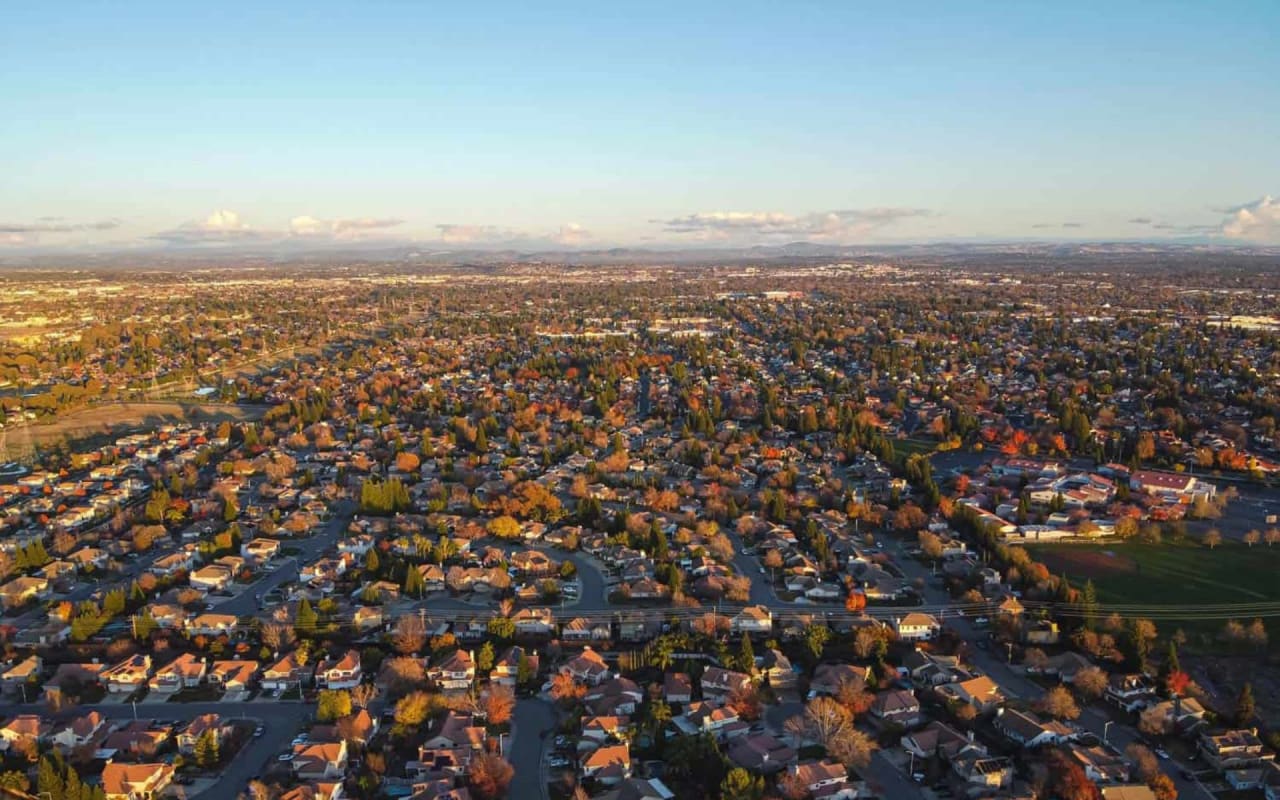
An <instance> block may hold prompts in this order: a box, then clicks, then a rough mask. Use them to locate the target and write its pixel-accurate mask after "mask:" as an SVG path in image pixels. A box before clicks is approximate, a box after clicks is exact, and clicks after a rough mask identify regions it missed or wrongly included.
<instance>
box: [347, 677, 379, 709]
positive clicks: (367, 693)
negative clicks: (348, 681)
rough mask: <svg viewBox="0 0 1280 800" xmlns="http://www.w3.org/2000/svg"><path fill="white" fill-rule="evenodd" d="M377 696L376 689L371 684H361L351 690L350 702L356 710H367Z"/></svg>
mask: <svg viewBox="0 0 1280 800" xmlns="http://www.w3.org/2000/svg"><path fill="white" fill-rule="evenodd" d="M377 696H378V687H376V686H374V685H373V684H372V683H362V684H359V685H358V686H356V687H355V688H354V689H352V690H351V702H352V704H353V705H355V706H356V707H357V708H368V707H369V704H370V703H372V702H373V700H374V698H375V697H377Z"/></svg>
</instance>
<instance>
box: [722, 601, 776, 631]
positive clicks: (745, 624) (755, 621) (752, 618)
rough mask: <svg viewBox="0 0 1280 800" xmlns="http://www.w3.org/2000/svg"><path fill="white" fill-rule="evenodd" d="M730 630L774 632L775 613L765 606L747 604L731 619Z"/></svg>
mask: <svg viewBox="0 0 1280 800" xmlns="http://www.w3.org/2000/svg"><path fill="white" fill-rule="evenodd" d="M729 630H731V631H733V632H734V633H746V634H751V633H760V634H767V633H772V632H773V613H772V612H771V611H769V609H767V608H765V607H764V606H747V607H746V608H744V609H742V611H740V612H738V614H737V615H736V616H734V617H733V619H731V620H729Z"/></svg>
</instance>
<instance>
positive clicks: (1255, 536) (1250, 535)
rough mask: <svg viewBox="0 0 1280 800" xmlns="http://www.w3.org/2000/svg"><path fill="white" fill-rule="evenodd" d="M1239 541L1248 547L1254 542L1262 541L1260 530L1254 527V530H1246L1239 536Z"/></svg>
mask: <svg viewBox="0 0 1280 800" xmlns="http://www.w3.org/2000/svg"><path fill="white" fill-rule="evenodd" d="M1241 541H1242V542H1244V543H1245V544H1247V545H1249V546H1250V547H1253V546H1254V545H1255V544H1257V543H1258V542H1261V541H1262V531H1259V530H1257V529H1256V528H1255V529H1254V530H1251V531H1247V532H1246V533H1245V535H1244V536H1243V537H1242V538H1241Z"/></svg>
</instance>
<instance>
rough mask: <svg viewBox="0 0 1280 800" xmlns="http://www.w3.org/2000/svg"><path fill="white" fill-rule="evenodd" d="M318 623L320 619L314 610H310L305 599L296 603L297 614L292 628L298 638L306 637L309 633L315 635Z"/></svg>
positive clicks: (309, 604) (309, 603)
mask: <svg viewBox="0 0 1280 800" xmlns="http://www.w3.org/2000/svg"><path fill="white" fill-rule="evenodd" d="M319 621H320V617H319V615H318V614H316V612H315V610H314V609H312V608H311V602H310V601H309V600H307V598H305V597H304V598H302V599H301V600H299V601H298V614H297V616H296V617H295V618H294V621H293V628H294V630H295V631H296V632H297V634H298V635H299V636H306V635H307V634H309V633H315V630H316V624H317V623H318V622H319Z"/></svg>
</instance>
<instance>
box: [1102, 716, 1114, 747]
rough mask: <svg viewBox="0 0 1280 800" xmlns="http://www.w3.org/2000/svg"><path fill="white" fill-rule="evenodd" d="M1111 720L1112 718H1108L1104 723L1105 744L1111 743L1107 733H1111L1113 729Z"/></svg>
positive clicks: (1103, 741) (1103, 738)
mask: <svg viewBox="0 0 1280 800" xmlns="http://www.w3.org/2000/svg"><path fill="white" fill-rule="evenodd" d="M1111 722H1112V720H1107V721H1106V722H1104V723H1102V743H1103V744H1108V743H1109V742H1108V741H1107V733H1109V732H1110V730H1111Z"/></svg>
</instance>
